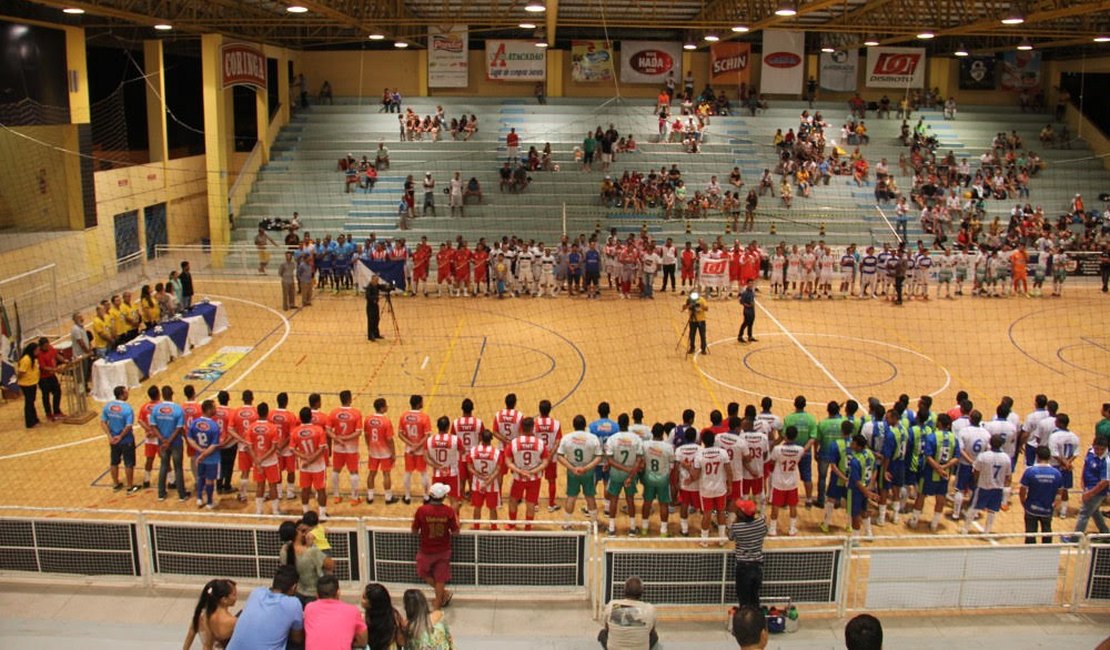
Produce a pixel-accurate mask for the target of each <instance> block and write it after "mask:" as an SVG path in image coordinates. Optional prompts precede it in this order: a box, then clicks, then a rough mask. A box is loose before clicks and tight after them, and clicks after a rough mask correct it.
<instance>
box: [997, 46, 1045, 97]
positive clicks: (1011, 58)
mask: <svg viewBox="0 0 1110 650" xmlns="http://www.w3.org/2000/svg"><path fill="white" fill-rule="evenodd" d="M1040 85H1041V53H1040V52H1017V51H1014V52H1003V53H1002V89H1003V90H1023V89H1025V88H1038V87H1040Z"/></svg>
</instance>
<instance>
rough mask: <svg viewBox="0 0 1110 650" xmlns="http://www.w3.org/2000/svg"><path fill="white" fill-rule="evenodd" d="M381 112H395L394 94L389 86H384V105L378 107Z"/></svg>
mask: <svg viewBox="0 0 1110 650" xmlns="http://www.w3.org/2000/svg"><path fill="white" fill-rule="evenodd" d="M378 112H379V113H392V112H393V95H392V94H390V92H389V89H388V88H382V107H381V108H379V109H378Z"/></svg>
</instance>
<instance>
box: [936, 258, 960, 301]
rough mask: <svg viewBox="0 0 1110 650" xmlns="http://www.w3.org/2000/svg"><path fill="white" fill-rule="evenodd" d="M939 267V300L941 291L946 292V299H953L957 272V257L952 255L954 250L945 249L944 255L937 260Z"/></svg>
mask: <svg viewBox="0 0 1110 650" xmlns="http://www.w3.org/2000/svg"><path fill="white" fill-rule="evenodd" d="M935 264H936V267H937V300H940V294H941V290H942V289H943V290H944V297H945V298H951V297H952V275H953V274H954V273H955V271H956V257H955V256H954V255H952V249H951V248H946V249H944V255H941V256H940V257H939V258H937V259H936V260H935Z"/></svg>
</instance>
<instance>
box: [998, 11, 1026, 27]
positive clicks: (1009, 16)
mask: <svg viewBox="0 0 1110 650" xmlns="http://www.w3.org/2000/svg"><path fill="white" fill-rule="evenodd" d="M1024 22H1025V16H1023V15H1021V12H1020V11H1018V10H1017V9H1011V10H1010V11H1008V12H1007V13H1006V14H1005V15H1003V16H1002V24H1003V25H1020V24H1022V23H1024Z"/></svg>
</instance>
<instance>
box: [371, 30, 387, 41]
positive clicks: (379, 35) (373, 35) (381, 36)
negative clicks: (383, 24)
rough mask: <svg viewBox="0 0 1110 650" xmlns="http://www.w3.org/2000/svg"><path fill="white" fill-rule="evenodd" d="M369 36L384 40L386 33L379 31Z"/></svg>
mask: <svg viewBox="0 0 1110 650" xmlns="http://www.w3.org/2000/svg"><path fill="white" fill-rule="evenodd" d="M368 38H369V39H370V40H372V41H384V40H385V34H379V33H377V32H374V33H373V34H371V35H370V36H369V37H368Z"/></svg>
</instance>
